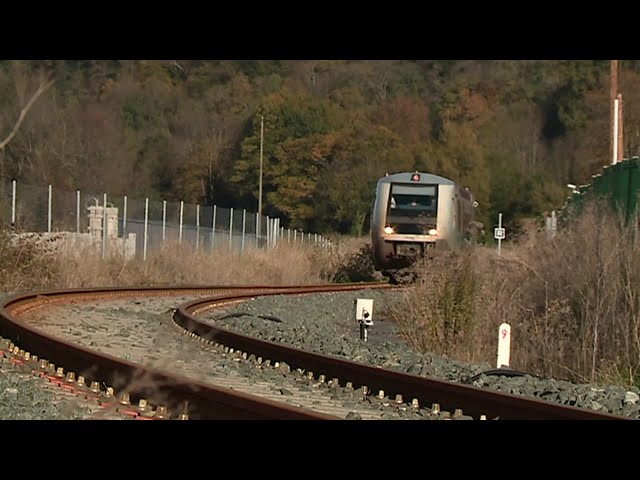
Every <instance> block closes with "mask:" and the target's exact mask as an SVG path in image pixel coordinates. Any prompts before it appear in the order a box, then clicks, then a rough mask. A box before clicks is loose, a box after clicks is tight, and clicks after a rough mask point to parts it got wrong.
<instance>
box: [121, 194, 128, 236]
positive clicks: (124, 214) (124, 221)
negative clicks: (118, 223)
mask: <svg viewBox="0 0 640 480" xmlns="http://www.w3.org/2000/svg"><path fill="white" fill-rule="evenodd" d="M122 238H123V239H124V244H125V245H126V244H127V196H126V195H125V196H124V207H123V212H122Z"/></svg>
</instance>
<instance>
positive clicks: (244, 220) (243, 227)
mask: <svg viewBox="0 0 640 480" xmlns="http://www.w3.org/2000/svg"><path fill="white" fill-rule="evenodd" d="M246 227H247V209H246V208H243V209H242V250H241V251H242V253H244V233H245V231H246V229H247V228H246Z"/></svg>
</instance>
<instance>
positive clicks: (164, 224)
mask: <svg viewBox="0 0 640 480" xmlns="http://www.w3.org/2000/svg"><path fill="white" fill-rule="evenodd" d="M166 232H167V201H166V200H163V201H162V245H164V239H165V237H166Z"/></svg>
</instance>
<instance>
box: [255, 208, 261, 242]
mask: <svg viewBox="0 0 640 480" xmlns="http://www.w3.org/2000/svg"><path fill="white" fill-rule="evenodd" d="M259 245H260V214H259V213H256V248H258V246H259Z"/></svg>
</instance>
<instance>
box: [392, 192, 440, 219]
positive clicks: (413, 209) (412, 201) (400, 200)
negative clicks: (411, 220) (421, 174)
mask: <svg viewBox="0 0 640 480" xmlns="http://www.w3.org/2000/svg"><path fill="white" fill-rule="evenodd" d="M437 198H438V197H437V187H436V186H434V185H398V184H394V185H392V186H391V200H390V202H389V208H390V209H392V210H393V213H394V214H396V215H414V214H429V215H435V213H436V211H437V205H436V204H437Z"/></svg>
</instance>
